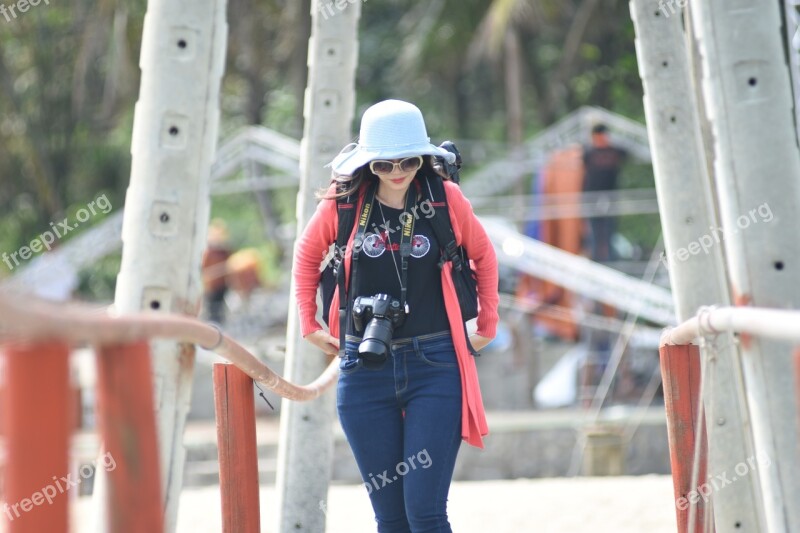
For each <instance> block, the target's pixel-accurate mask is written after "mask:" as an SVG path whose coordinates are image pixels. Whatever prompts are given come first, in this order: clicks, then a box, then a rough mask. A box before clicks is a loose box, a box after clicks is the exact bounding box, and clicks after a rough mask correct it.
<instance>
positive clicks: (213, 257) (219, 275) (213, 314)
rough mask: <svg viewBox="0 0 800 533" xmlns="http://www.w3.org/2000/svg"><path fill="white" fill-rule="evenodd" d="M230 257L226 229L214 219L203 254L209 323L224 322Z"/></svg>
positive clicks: (220, 221) (222, 222)
mask: <svg viewBox="0 0 800 533" xmlns="http://www.w3.org/2000/svg"><path fill="white" fill-rule="evenodd" d="M230 256H231V249H230V247H229V245H228V227H227V224H225V221H224V220H221V219H218V218H215V219H214V220H212V221H211V224H210V225H209V228H208V246H207V247H206V251H205V253H204V254H203V289H204V293H205V309H206V315H207V316H208V319H209V320H210V321H211V322H216V323H217V324H222V323H223V322H224V321H225V294H226V293H227V292H228V281H227V276H226V274H227V268H226V266H227V261H228V258H230Z"/></svg>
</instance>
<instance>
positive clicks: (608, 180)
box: [583, 146, 628, 191]
mask: <svg viewBox="0 0 800 533" xmlns="http://www.w3.org/2000/svg"><path fill="white" fill-rule="evenodd" d="M627 157H628V152H626V151H625V150H622V149H621V148H614V147H613V146H609V147H606V148H589V149H587V150H586V151H585V152H584V155H583V164H584V165H585V167H586V176H585V178H584V181H583V190H584V191H612V190H614V189H616V188H617V176H618V175H619V171H620V168H621V167H622V164H623V163H624V162H625V159H626V158H627Z"/></svg>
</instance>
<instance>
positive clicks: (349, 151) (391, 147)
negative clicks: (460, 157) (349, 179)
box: [327, 100, 456, 176]
mask: <svg viewBox="0 0 800 533" xmlns="http://www.w3.org/2000/svg"><path fill="white" fill-rule="evenodd" d="M414 155H434V156H439V157H444V158H445V159H446V160H447V162H448V163H453V162H455V158H456V156H455V154H453V153H451V152H448V151H447V150H445V149H443V148H439V147H438V146H434V145H433V144H431V139H430V137H428V131H427V130H426V129H425V120H424V119H423V118H422V112H421V111H420V110H419V108H417V106H415V105H414V104H409V103H408V102H403V101H401V100H384V101H383V102H378V103H377V104H375V105H373V106H372V107H370V108H369V109H367V110H366V111H365V112H364V116H363V117H361V132H360V135H359V138H358V143H351V144H348V145H347V146H345V147H344V148H343V149H342V151H341V152H339V155H337V156H336V157H335V158H333V161H331V162H330V163H329V164H328V165H327V166H329V167H332V169H333V171H334V172H336V173H337V174H340V175H342V176H351V175H352V174H353V172H355V171H356V170H357V169H358V168H359V167H362V166H364V165H366V164H367V163H369V162H370V161H373V160H375V159H398V158H401V157H409V156H414Z"/></svg>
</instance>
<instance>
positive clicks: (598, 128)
mask: <svg viewBox="0 0 800 533" xmlns="http://www.w3.org/2000/svg"><path fill="white" fill-rule="evenodd" d="M599 133H608V126H606V125H605V124H602V123H600V124H595V125H594V126H593V127H592V135H595V134H599Z"/></svg>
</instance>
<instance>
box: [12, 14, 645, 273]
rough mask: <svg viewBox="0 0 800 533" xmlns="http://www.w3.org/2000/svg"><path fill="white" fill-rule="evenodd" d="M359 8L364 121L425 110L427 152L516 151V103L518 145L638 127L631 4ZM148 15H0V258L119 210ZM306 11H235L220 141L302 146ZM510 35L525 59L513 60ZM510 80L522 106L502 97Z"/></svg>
mask: <svg viewBox="0 0 800 533" xmlns="http://www.w3.org/2000/svg"><path fill="white" fill-rule="evenodd" d="M361 8H362V19H361V25H360V33H359V38H360V43H361V46H360V62H359V68H358V73H357V102H358V106H359V107H358V111H359V112H360V111H362V110H363V109H364V108H365V107H366V106H368V105H369V104H371V103H373V102H375V101H377V100H380V99H382V98H389V97H393V98H403V99H408V100H411V101H414V102H416V103H417V104H418V105H420V107H422V108H423V109H424V111H425V114H426V119H427V121H428V124H429V130H430V134H431V136H432V137H434V138H437V139H440V138H444V137H453V138H462V139H463V138H474V139H481V140H484V141H495V142H507V141H508V140H509V128H508V124H509V122H510V119H511V118H515V117H509V110H510V109H515V108H514V107H513V106H511V105H510V102H508V99H509V98H516V97H517V96H514V95H515V94H518V98H519V100H520V103H521V112H520V113H519V115H520V116H519V117H517V118H518V119H519V123H520V124H521V128H522V130H523V134H524V136H529V135H531V134H533V133H535V132H537V131H539V130H540V129H541V128H542V127H544V126H546V125H548V124H550V123H552V122H553V121H555V120H556V119H558V118H559V117H560V116H563V115H564V114H565V113H567V112H568V111H570V110H572V109H574V108H575V107H577V106H580V105H584V104H594V105H600V106H604V107H607V108H609V109H612V110H615V111H619V112H622V113H624V114H626V115H628V116H632V117H633V118H637V119H641V118H642V115H643V113H642V109H641V107H642V106H641V99H642V93H641V84H640V82H639V79H638V75H637V69H636V58H635V53H634V47H633V28H632V24H631V22H630V18H629V14H628V6H627V2H625V1H622V0H607V1H602V2H601V1H599V0H428V1H418V0H381V1H365V2H363V3H362V5H361ZM145 11H146V1H145V0H75V1H72V2H68V3H65V2H55V1H52V0H51V1H50V3H49V5H48V4H44V2H42V3H40V4H39V5H38V6H37V7H32V8H31V9H30V10H28V11H27V12H25V13H19V14H18V17H17V18H15V19H11V20H10V21H6V20H5V19H4V18H3V17H2V16H0V251H11V250H15V249H17V248H18V247H19V246H21V245H22V244H24V243H25V242H27V241H29V240H30V239H31V238H32V237H34V236H36V235H38V234H39V233H41V232H42V231H44V230H46V229H47V227H48V224H49V222H50V221H56V220H61V219H62V218H63V217H64V216H67V215H68V214H69V213H71V212H74V211H75V210H76V209H77V208H79V207H81V206H83V205H85V204H86V203H87V202H88V201H90V200H91V199H93V198H96V197H97V196H99V195H100V194H103V193H105V194H107V195H108V198H109V200H110V201H111V203H112V205H113V206H114V207H115V209H117V208H119V207H121V206H122V205H123V203H124V193H125V190H126V188H127V184H128V179H129V174H130V137H131V128H132V120H133V107H134V104H135V101H136V98H137V93H138V88H139V69H138V54H139V49H140V46H141V35H142V26H143V17H144V13H145ZM309 12H310V0H229V2H228V24H229V36H230V38H229V43H228V57H227V67H226V76H225V78H224V81H223V96H222V109H223V122H222V130H221V134H222V135H223V136H227V135H229V134H231V133H232V132H233V131H235V129H236V128H238V127H240V126H242V125H245V124H256V123H261V124H264V125H266V126H268V127H271V128H274V129H276V130H278V131H281V132H283V133H286V134H288V135H291V136H294V137H299V136H300V135H301V133H302V99H303V90H304V87H305V84H306V74H307V70H306V58H307V57H306V56H307V50H308V48H307V46H308V34H309V31H310V24H311V17H310V14H309ZM509 35H510V36H512V37H513V38H515V39H516V40H517V43H518V45H519V47H518V51H517V52H515V54H516V55H514V56H513V57H508V54H509V53H510V52H509V50H510V49H509V48H508V47H507V43H508V42H509V41H508V36H509ZM512 70H513V71H512ZM509 73H511V74H513V76H512V77H510V78H509V76H508V75H509ZM514 76H516V79H518V80H519V87H517V89H518V91H517V93H514V92H513V91H508V90H507V89H508V87H507V86H506V84H507V82H508V80H509V79H515V78H514ZM517 108H520V107H519V106H517ZM278 202H279V203H281V202H286V200H285V195H284V198H283V200H278ZM278 211H281V210H280V209H278ZM287 214H288V212H287ZM1 269H2V267H0V271H2V270H1ZM0 275H2V274H0Z"/></svg>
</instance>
